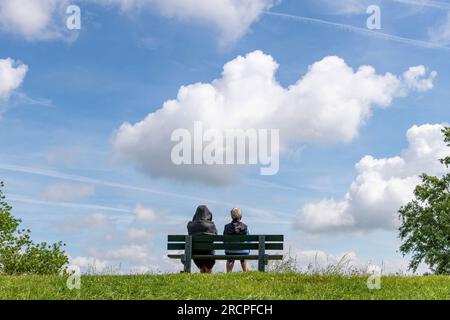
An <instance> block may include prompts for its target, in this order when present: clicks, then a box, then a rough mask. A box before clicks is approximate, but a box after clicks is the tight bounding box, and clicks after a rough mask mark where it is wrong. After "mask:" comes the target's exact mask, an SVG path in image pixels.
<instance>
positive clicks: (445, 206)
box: [399, 128, 450, 274]
mask: <svg viewBox="0 0 450 320" xmlns="http://www.w3.org/2000/svg"><path fill="white" fill-rule="evenodd" d="M443 133H444V137H445V142H447V143H448V145H449V146H450V128H445V129H444V130H443ZM441 162H442V163H443V164H444V165H446V166H447V167H448V166H449V165H450V157H446V158H445V159H442V160H441ZM421 178H422V184H420V185H418V186H417V187H416V189H415V191H414V195H415V199H414V200H413V201H411V202H409V203H408V204H406V205H405V206H403V207H402V208H401V209H400V211H399V213H400V218H401V221H402V226H401V227H400V238H401V239H402V240H403V243H402V245H401V247H400V251H401V252H402V253H403V254H404V255H405V254H412V260H411V262H410V264H409V268H410V269H412V270H413V271H416V270H417V268H418V266H419V264H420V263H421V262H424V263H426V264H427V265H428V266H429V267H430V269H431V270H432V271H433V272H435V273H436V274H450V174H447V175H444V176H443V177H442V178H439V177H433V176H429V175H427V174H423V175H422V176H421Z"/></svg>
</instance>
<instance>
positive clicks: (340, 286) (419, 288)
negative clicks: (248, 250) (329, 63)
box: [0, 272, 450, 300]
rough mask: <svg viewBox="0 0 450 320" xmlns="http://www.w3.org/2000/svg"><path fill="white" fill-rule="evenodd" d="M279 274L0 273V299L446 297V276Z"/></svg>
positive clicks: (449, 291)
mask: <svg viewBox="0 0 450 320" xmlns="http://www.w3.org/2000/svg"><path fill="white" fill-rule="evenodd" d="M366 279H367V277H361V276H351V277H350V276H320V275H301V274H282V273H265V274H261V273H256V272H251V273H247V274H242V273H234V274H213V275H201V274H190V275H188V274H172V275H135V276H83V277H82V279H81V289H80V290H76V289H75V290H69V289H67V287H66V285H65V279H64V278H62V277H58V276H48V277H46V276H17V277H11V276H0V299H169V300H174V299H180V300H186V299H276V300H280V299H295V300H299V299H305V300H306V299H445V300H449V299H450V278H449V277H448V276H447V277H446V276H426V277H396V276H386V277H383V278H382V281H381V285H382V288H381V289H380V290H369V289H367V286H366Z"/></svg>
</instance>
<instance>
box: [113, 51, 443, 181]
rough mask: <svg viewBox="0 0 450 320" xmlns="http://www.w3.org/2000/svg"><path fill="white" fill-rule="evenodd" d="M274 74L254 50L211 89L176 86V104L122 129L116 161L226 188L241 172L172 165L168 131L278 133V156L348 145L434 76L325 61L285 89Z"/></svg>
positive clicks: (268, 58)
mask: <svg viewBox="0 0 450 320" xmlns="http://www.w3.org/2000/svg"><path fill="white" fill-rule="evenodd" d="M277 69H278V64H277V62H276V61H275V60H274V59H273V58H272V57H271V56H270V55H267V54H264V53H263V52H261V51H254V52H251V53H249V54H247V55H246V56H239V57H237V58H235V59H234V60H232V61H230V62H228V63H226V64H225V66H224V68H223V73H222V77H221V78H219V79H216V80H214V81H212V82H211V83H195V84H191V85H187V86H182V87H181V88H180V89H179V91H178V95H177V97H176V99H174V100H168V101H166V102H165V103H164V105H163V106H162V108H160V109H159V110H157V111H155V112H152V113H150V114H149V115H148V116H147V117H146V118H145V119H143V120H142V121H140V122H137V123H135V124H131V123H124V124H122V126H121V127H120V128H119V129H118V130H117V132H116V134H115V137H114V140H113V145H114V149H115V152H116V155H118V157H119V158H121V159H123V160H126V161H129V162H131V163H134V164H135V165H136V166H137V167H138V168H139V169H140V170H142V171H143V172H145V173H147V174H150V175H152V176H157V177H158V176H159V177H169V178H174V179H179V180H196V181H200V182H204V183H211V184H224V183H229V182H231V181H235V179H236V174H237V172H238V171H239V170H240V169H241V167H239V168H238V167H237V166H230V165H228V166H217V165H209V166H206V165H195V166H176V165H174V164H172V162H171V158H170V156H171V149H172V147H173V143H171V134H172V132H173V131H174V130H175V129H178V128H183V129H187V130H189V131H190V132H191V134H192V132H193V126H194V122H195V121H201V122H202V123H203V124H204V129H205V130H207V129H216V130H219V131H221V132H224V130H226V129H244V130H245V129H251V128H252V129H279V130H280V139H281V148H282V149H283V150H287V149H288V148H289V145H291V144H295V143H311V142H326V143H330V142H331V143H333V142H334V143H335V142H349V141H352V140H353V139H354V138H355V137H356V136H357V135H358V131H359V128H360V127H361V126H362V125H363V124H364V123H365V121H367V120H368V118H369V117H370V115H371V114H372V111H373V110H374V109H375V108H376V107H379V108H386V107H388V106H390V105H391V104H392V102H393V99H394V98H396V97H400V96H405V95H407V94H409V93H410V92H411V91H425V90H429V89H431V87H432V80H433V78H434V77H435V76H436V74H435V73H434V72H432V73H431V74H427V72H426V68H425V67H423V66H418V67H413V68H410V69H409V70H407V71H406V72H405V73H404V74H402V75H400V76H396V75H393V74H391V73H386V74H384V75H383V74H377V72H376V71H375V69H374V68H373V67H371V66H367V65H365V66H361V67H359V68H358V69H357V70H354V69H352V68H351V67H350V66H348V65H347V64H346V63H345V61H344V60H343V59H341V58H339V57H336V56H328V57H325V58H324V59H322V60H320V61H318V62H315V63H314V64H312V65H311V66H310V67H309V69H308V71H307V73H306V74H305V75H303V76H302V77H301V78H299V80H298V81H297V82H296V83H295V84H293V85H291V86H289V87H287V88H285V87H283V86H281V85H280V84H279V83H278V82H277V80H276V77H275V73H276V71H277ZM200 147H202V146H200ZM194 151H195V150H194Z"/></svg>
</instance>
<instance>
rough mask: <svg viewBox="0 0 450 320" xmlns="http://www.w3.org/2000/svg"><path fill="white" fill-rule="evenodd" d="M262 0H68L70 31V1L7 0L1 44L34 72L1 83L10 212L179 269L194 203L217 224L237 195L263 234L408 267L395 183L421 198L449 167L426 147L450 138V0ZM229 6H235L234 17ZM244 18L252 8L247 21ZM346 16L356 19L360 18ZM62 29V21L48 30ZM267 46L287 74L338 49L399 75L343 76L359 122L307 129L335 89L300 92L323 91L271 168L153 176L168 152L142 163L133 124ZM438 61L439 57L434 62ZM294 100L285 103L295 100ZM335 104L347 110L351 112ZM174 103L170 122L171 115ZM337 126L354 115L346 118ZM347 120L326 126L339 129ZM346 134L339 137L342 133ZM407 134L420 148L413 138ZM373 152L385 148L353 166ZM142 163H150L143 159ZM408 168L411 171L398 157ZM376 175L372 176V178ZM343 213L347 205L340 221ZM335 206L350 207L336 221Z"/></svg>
mask: <svg viewBox="0 0 450 320" xmlns="http://www.w3.org/2000/svg"><path fill="white" fill-rule="evenodd" d="M25 2H26V1H25ZM25 2H24V3H25ZM256 2H258V3H261V8H259V7H258V8H256V9H255V13H254V14H253V15H252V14H251V13H250V11H246V10H247V9H248V8H244V9H243V8H242V7H240V6H239V5H236V4H233V3H234V2H233V1H229V2H227V1H224V2H222V4H220V5H224V6H225V7H224V8H228V7H227V6H228V5H229V6H236V7H233V9H235V11H233V12H235V13H233V14H237V13H239V14H240V15H238V18H236V19H237V21H239V22H238V23H235V25H232V26H231V27H230V25H231V24H232V22H230V23H223V22H221V21H220V19H221V18H215V19H211V16H213V17H214V15H215V14H217V10H216V9H215V8H214V5H210V4H209V5H205V10H200V9H198V10H197V9H195V8H193V10H194V12H200V13H195V14H192V12H191V11H189V10H179V8H180V7H181V8H184V7H183V6H181V5H180V7H176V6H175V8H167V7H164V5H160V4H159V5H158V1H153V2H152V1H148V3H150V5H142V6H139V5H138V4H139V3H140V4H142V3H145V1H136V4H137V6H131V7H128V8H124V7H121V6H120V1H109V2H108V1H88V0H86V1H71V2H70V3H71V4H77V5H78V6H79V7H80V8H81V19H82V27H81V30H79V31H68V30H64V25H65V22H64V19H63V18H64V11H65V10H63V9H64V7H63V6H62V5H54V4H53V5H52V0H42V6H39V5H38V6H37V7H32V6H31V7H24V8H13V9H14V10H19V11H20V12H21V10H30V8H31V9H34V10H35V11H34V12H33V10H31V11H28V12H27V13H26V14H25V15H20V14H17V16H7V17H6V18H8V19H6V18H5V16H4V15H12V14H13V13H14V12H13V11H7V10H6V9H5V6H7V3H8V1H5V4H4V5H3V6H4V7H3V8H1V7H0V9H3V11H2V10H0V15H3V16H2V17H3V18H4V21H7V23H3V24H1V25H0V59H6V58H11V59H13V60H14V61H15V63H14V66H13V67H14V68H16V67H18V66H19V65H21V64H24V65H26V66H28V71H27V73H26V76H24V77H23V79H22V81H20V85H17V86H14V87H11V88H10V89H8V90H9V91H8V94H7V95H5V96H3V99H2V100H0V102H1V104H0V111H2V112H1V113H0V114H2V116H1V120H0V137H1V141H2V148H1V152H0V178H1V180H4V181H5V183H6V188H5V193H6V195H7V197H8V198H9V199H10V202H11V203H12V204H13V206H14V214H15V215H16V216H18V217H20V218H22V219H23V223H24V225H25V226H27V227H30V228H31V229H32V230H33V235H34V238H36V240H41V241H44V240H51V241H58V240H63V241H64V242H66V243H67V251H68V253H69V254H70V255H71V257H73V258H74V259H75V262H78V263H79V264H82V265H83V266H85V265H86V264H89V263H93V260H92V259H96V261H97V262H96V263H98V265H99V268H101V267H102V266H105V265H118V264H121V265H122V266H123V268H125V269H126V268H137V269H142V270H145V269H146V268H149V269H160V270H163V271H167V270H169V271H170V270H176V269H177V268H178V269H180V268H181V266H180V265H179V263H170V262H168V261H166V260H165V259H163V257H164V256H165V254H166V251H165V239H166V236H167V234H183V233H184V232H185V226H186V223H187V221H188V220H189V219H190V218H191V217H192V215H193V213H194V211H195V208H196V206H197V205H199V204H207V205H208V206H209V207H210V209H211V211H212V212H213V214H214V217H215V220H216V223H217V225H218V228H219V230H222V228H223V225H224V223H225V222H226V221H227V220H228V214H229V210H230V209H231V208H232V207H234V206H240V207H242V208H243V211H244V215H245V219H246V220H247V222H248V224H249V226H250V230H251V232H252V233H260V234H264V233H282V234H285V236H286V241H287V243H288V246H289V247H291V250H292V251H293V252H294V253H295V254H296V255H298V257H299V260H300V263H301V264H302V265H303V266H304V265H307V264H308V262H309V261H310V260H309V259H311V257H312V256H313V255H314V254H313V252H317V251H319V252H320V254H322V255H324V256H328V257H329V259H330V260H331V261H332V260H333V259H337V258H338V257H339V256H340V255H342V254H345V253H351V256H352V257H353V258H354V260H355V261H357V263H360V264H365V263H369V262H373V263H377V264H381V263H384V264H385V265H386V268H387V269H388V270H389V271H390V272H395V271H397V270H398V269H402V270H405V269H406V267H405V266H406V260H404V259H402V257H401V255H400V254H399V253H398V252H397V251H398V246H399V240H398V239H397V231H396V227H395V223H392V224H391V223H390V221H389V219H390V218H389V217H390V216H392V217H393V216H395V210H393V208H395V207H396V205H397V204H398V203H399V201H400V200H404V199H408V196H409V195H410V193H411V186H412V184H413V182H415V181H416V180H414V179H415V178H414V177H416V176H417V174H419V173H421V172H423V171H428V172H431V173H432V174H440V173H442V172H441V171H439V170H440V169H439V168H437V167H436V166H434V165H431V164H430V163H429V161H428V160H429V159H437V158H438V155H440V154H441V153H442V152H443V151H442V150H443V146H442V145H441V144H439V142H438V141H437V140H439V137H438V136H437V135H436V132H438V131H439V127H438V125H439V124H443V123H446V122H448V120H449V115H450V112H449V108H448V106H447V101H449V100H450V90H448V88H449V84H450V75H449V74H448V72H447V71H448V70H449V68H450V65H449V64H450V62H449V61H450V60H449V59H448V58H449V55H450V46H449V47H446V45H447V44H449V43H450V23H449V21H450V19H449V18H448V17H449V14H450V2H445V1H441V2H431V1H388V0H385V1H371V2H370V3H369V4H377V5H379V6H380V8H381V17H382V29H381V30H376V31H369V30H368V29H367V28H366V20H367V18H368V14H366V12H365V8H367V6H368V5H369V4H368V3H366V2H365V1H339V4H337V2H334V1H326V0H322V1H309V0H305V1H292V0H283V1H279V2H277V3H276V4H273V5H272V6H271V7H269V6H266V5H267V4H269V3H270V1H265V0H257V1H255V3H256ZM105 3H107V4H105ZM173 3H175V4H176V3H183V1H182V0H178V1H174V2H173ZM66 4H68V3H66ZM198 5H202V4H201V3H200V4H198ZM220 5H219V4H218V6H219V7H220ZM361 8H362V9H361ZM9 9H10V10H13V9H11V8H9ZM184 9H186V8H184ZM220 10H222V9H220ZM220 10H219V16H220ZM239 10H241V11H239ZM266 11H270V12H276V13H283V14H286V15H290V16H291V17H288V16H284V17H283V16H276V15H271V14H268V13H267V12H266ZM167 12H169V13H167ZM236 12H237V13H236ZM36 14H42V15H43V16H44V17H46V19H44V20H45V22H39V21H37V22H36V24H35V25H33V24H32V25H31V26H28V27H27V28H28V29H26V30H27V31H26V32H25V31H23V30H25V29H21V26H22V24H21V23H22V21H21V20H20V19H21V17H22V16H29V17H31V18H33V17H34V15H36ZM233 14H231V16H230V17H229V18H235V17H234V16H233ZM292 16H297V18H295V17H292ZM298 17H300V18H298ZM301 17H303V18H304V17H306V18H313V19H319V20H321V21H322V22H320V21H316V22H311V21H309V22H307V21H305V20H304V19H303V20H302V18H301ZM245 19H249V21H250V22H249V23H248V24H245V23H242V22H241V21H243V20H245ZM323 21H325V22H323ZM326 22H332V23H334V25H330V24H326ZM348 26H353V27H356V28H360V29H354V30H357V31H356V32H355V31H354V30H353V31H352V30H350V29H349V27H348ZM50 28H52V30H53V29H54V30H58V32H57V34H56V35H51V36H48V34H47V33H46V32H47V31H48V30H47V29H50ZM446 28H447V29H446ZM358 30H359V31H358ZM366 30H367V31H366ZM375 33H378V34H375ZM379 33H383V34H388V35H392V36H396V37H397V38H394V39H393V38H392V37H391V38H390V39H388V38H387V37H386V36H380V35H379ZM400 37H401V38H402V39H403V40H402V39H400ZM405 39H406V40H405ZM408 39H410V40H408ZM417 41H421V42H420V43H418V42H417ZM256 50H260V51H261V52H263V54H262V55H263V57H268V56H271V57H272V59H273V60H274V61H276V62H277V63H278V64H279V68H278V70H277V71H276V73H275V77H276V80H277V82H278V83H279V85H280V86H282V87H283V88H288V87H289V86H291V85H294V84H296V83H297V82H298V81H300V82H301V81H302V80H301V79H302V78H303V76H304V75H305V74H306V73H308V72H309V71H308V70H311V69H308V68H309V66H310V65H312V64H314V63H316V62H318V61H322V59H323V58H325V57H329V56H338V57H339V58H341V59H343V60H344V61H345V64H346V66H348V67H351V68H353V71H352V74H353V72H355V73H356V72H357V70H358V68H359V67H360V66H362V65H370V66H372V67H373V68H374V69H375V70H376V71H375V74H376V75H379V76H380V77H383V76H385V74H386V73H391V74H393V75H395V77H396V79H397V82H398V83H397V85H398V86H399V89H398V92H397V91H396V92H391V93H386V92H385V91H389V90H391V89H392V86H390V85H388V86H381V85H380V86H381V89H380V92H378V91H377V92H376V93H373V92H372V91H371V87H370V86H369V88H365V87H361V88H362V89H364V90H367V92H366V91H364V92H362V91H361V93H355V92H352V91H353V90H358V88H359V89H361V88H360V87H358V83H360V82H359V80H358V79H359V78H358V79H356V78H355V79H356V80H355V82H354V83H353V84H354V85H355V88H350V87H345V86H344V85H342V86H344V87H343V88H339V90H342V92H344V93H345V94H343V98H342V99H344V101H343V102H344V103H347V102H348V101H350V100H352V99H356V100H358V99H359V100H358V101H359V103H361V104H362V105H365V104H366V103H367V104H368V105H369V106H370V108H369V110H368V113H367V115H366V117H364V119H362V120H361V121H360V122H359V123H358V125H357V127H356V130H357V134H356V135H354V136H352V137H351V138H350V139H339V137H338V136H334V137H333V136H331V135H329V136H326V137H325V139H322V141H316V139H309V138H308V136H307V135H305V134H304V133H303V132H302V131H301V127H307V126H308V125H310V124H311V123H314V121H315V120H317V119H320V116H318V118H317V119H316V118H315V117H316V116H317V115H315V113H314V112H315V111H314V110H322V109H321V108H322V106H321V105H320V101H319V102H317V105H315V104H313V103H311V104H310V105H309V104H308V105H307V106H299V109H297V110H298V113H305V114H306V112H305V110H307V109H305V108H311V110H312V111H311V116H309V117H301V119H302V120H301V121H303V122H299V123H298V126H299V127H300V129H298V130H297V129H295V128H294V127H295V124H294V125H291V127H288V129H289V130H288V131H289V132H288V133H286V135H290V134H292V137H289V138H290V139H291V140H290V143H289V144H288V148H287V150H286V151H284V152H282V153H281V155H280V157H281V161H280V171H279V173H278V174H277V175H275V176H260V175H259V169H258V168H256V167H250V168H247V169H246V170H241V171H239V172H238V177H239V178H238V179H236V180H235V181H234V182H233V183H231V184H227V185H214V184H211V183H209V182H208V181H200V182H198V181H192V179H188V178H186V179H183V178H175V179H174V177H173V176H170V175H168V176H167V175H166V176H164V175H163V176H162V177H155V174H154V173H155V172H156V171H158V169H159V168H158V167H157V166H156V164H154V163H145V161H147V158H148V156H146V157H145V158H144V159H141V158H139V155H136V156H134V155H132V161H127V160H126V159H125V160H124V159H122V158H123V157H121V155H120V154H119V155H118V154H117V153H118V152H117V149H116V148H115V141H116V138H117V136H116V135H117V132H118V130H119V128H120V126H121V125H122V124H123V123H125V122H128V123H131V124H134V123H136V122H139V121H142V120H143V119H144V118H145V117H146V116H147V115H148V114H150V113H152V112H155V111H156V110H159V109H161V108H162V106H163V104H164V102H165V101H167V100H171V99H176V98H177V92H178V90H179V88H180V87H181V86H187V85H189V84H194V83H199V82H201V83H211V82H212V81H213V80H214V79H219V78H221V74H222V69H223V66H224V65H225V64H226V63H227V62H230V61H232V60H234V59H235V58H236V57H238V56H243V57H246V58H245V59H247V60H246V61H250V60H251V59H252V58H251V57H249V56H246V55H247V54H249V53H251V52H254V51H256ZM266 60H267V59H266ZM266 60H264V61H266ZM262 63H263V62H262ZM264 63H266V62H264ZM334 63H338V62H336V61H334ZM413 66H424V67H425V68H426V69H424V70H426V71H425V72H424V73H423V74H422V73H421V74H420V75H419V76H418V77H414V78H412V80H411V81H410V82H408V79H409V78H408V77H407V76H406V75H405V74H404V72H406V71H407V70H409V68H411V67H413ZM432 71H436V72H437V76H436V77H435V78H433V77H432V76H431V72H432ZM0 72H2V69H0ZM5 72H6V71H5ZM325 79H332V77H331V76H330V77H325ZM333 79H335V78H333ZM337 79H339V76H338V77H337ZM0 80H2V77H1V76H0ZM369 80H370V81H373V79H372V78H370V79H369ZM369 80H367V81H369ZM330 81H331V80H330ZM352 81H353V80H352ZM362 81H365V78H364V79H363V80H362ZM380 81H388V79H387V78H383V80H380ZM426 81H428V82H426ZM430 81H431V82H432V84H431V85H430ZM335 82H336V81H335ZM335 82H333V83H324V84H323V86H321V84H320V83H318V84H316V85H315V86H314V88H312V89H310V90H314V93H316V92H319V93H318V95H319V96H323V95H327V94H328V92H329V91H327V87H330V86H334V85H335ZM337 82H339V81H337ZM367 83H369V84H370V83H372V82H367ZM1 88H2V87H1V86H0V98H2V95H1V93H2V91H1ZM362 89H361V90H362ZM405 90H406V91H407V92H406V91H405ZM5 91H6V89H5ZM347 91H348V92H347ZM255 94H257V92H256V93H255ZM385 94H386V95H388V96H389V98H390V99H391V98H392V101H389V102H388V103H386V105H385V106H383V107H378V106H376V105H379V104H380V103H378V102H377V101H379V99H380V98H379V97H378V95H382V96H383V97H384V95H385ZM242 95H243V96H245V94H244V93H243V94H242ZM311 95H312V93H311ZM267 98H268V99H271V97H267ZM345 99H347V100H345ZM371 99H372V100H373V101H372V100H371ZM311 101H313V100H311ZM314 101H315V100H314ZM352 101H353V100H352ZM367 101H369V102H367ZM292 103H293V104H295V103H297V101H295V99H294V100H293V101H292ZM372 105H373V107H372ZM282 108H283V106H282V105H281V106H280V109H279V112H277V114H280V113H281V114H282V113H283V109H282ZM364 108H365V107H364ZM290 110H291V109H290ZM323 110H324V111H327V112H330V109H323ZM331 111H332V109H331ZM290 112H292V110H291V111H290ZM296 112H297V111H295V112H293V113H292V114H291V115H287V118H286V119H284V120H288V118H289V117H293V118H295V117H297V116H298V115H297V114H296ZM335 112H336V116H338V113H341V112H342V111H335ZM343 112H344V113H346V112H347V111H346V110H345V109H344V111H343ZM351 112H352V111H351V110H348V118H351ZM333 116H334V114H333V112H331V113H330V117H331V118H333ZM341 116H342V114H341ZM299 117H300V116H299ZM343 118H344V119H345V118H346V116H344V117H343ZM163 120H164V118H163ZM165 120H167V121H168V122H167V123H168V125H170V123H169V121H170V120H171V119H165ZM269 124H270V123H269ZM425 124H429V125H430V126H428V127H425V126H423V125H425ZM339 125H340V124H339V122H338V123H337V126H339ZM414 125H416V126H418V127H416V128H417V129H412V131H409V132H410V135H409V137H410V140H409V144H408V140H407V137H406V135H407V132H408V130H409V129H410V128H412V127H413V126H414ZM292 126H293V127H292ZM342 126H343V127H344V128H343V129H342V130H344V129H345V127H346V124H345V123H342ZM151 129H152V128H149V130H150V132H151V133H152V134H151V135H143V136H142V139H143V140H142V141H141V144H143V145H144V148H145V146H146V143H148V144H149V147H148V152H149V154H152V153H153V154H155V157H158V150H161V152H165V149H164V148H162V149H158V148H155V147H152V146H150V145H152V142H151V140H154V141H157V140H158V137H157V134H155V133H154V130H153V131H152V130H151ZM291 129H292V130H291ZM334 129H335V128H334ZM334 129H333V128H325V129H324V130H325V133H327V134H328V132H334V131H333V130H334ZM291 131H292V132H293V133H291ZM124 134H126V133H124ZM281 134H282V135H283V131H282V132H281ZM325 135H326V134H325ZM335 137H336V139H337V140H339V141H336V142H334V141H333V142H332V140H334V138H335ZM327 140H329V141H327ZM169 143H170V141H167V145H169ZM405 149H407V150H409V151H410V152H408V151H407V152H404V153H402V150H405ZM127 150H131V151H133V149H132V148H131V149H127ZM119 153H120V150H119ZM366 155H371V156H372V157H373V158H371V160H370V161H366V162H365V163H364V164H363V165H360V167H361V169H360V171H357V170H355V165H356V164H357V163H358V162H359V161H360V160H361V159H362V158H363V157H364V156H366ZM395 156H400V157H401V159H402V164H400V165H399V166H400V167H397V166H396V165H393V168H394V169H392V168H391V167H390V164H389V163H388V164H385V162H389V161H387V160H386V159H387V158H391V157H395ZM376 159H379V161H378V162H377V161H376ZM383 159H384V160H386V161H383ZM391 160H392V159H391ZM394 160H395V159H394ZM394 160H393V161H394ZM397 160H398V159H397ZM381 162H383V163H381ZM391 162H392V161H391ZM375 163H376V164H375ZM372 164H373V165H372ZM146 166H148V168H149V170H142V169H139V168H138V167H146ZM155 166H156V167H155ZM374 166H378V167H380V168H378V167H377V169H373V167H374ZM399 168H400V169H399ZM377 170H378V171H377ZM396 170H397V171H398V172H401V173H398V172H397V173H396V172H394V173H393V172H392V171H396ZM149 172H150V173H153V174H148V173H149ZM374 176H375V178H374ZM368 177H369V178H368ZM371 179H374V180H371ZM370 182H371V184H372V186H374V187H373V189H371V188H369V189H367V185H368V184H370ZM352 183H353V185H354V188H353V189H352V187H350V185H351V184H352ZM380 188H384V189H383V191H382V192H381V191H380V192H379V189H380ZM371 193H373V194H374V195H375V196H373V197H371ZM346 194H350V198H351V199H350V200H348V199H347V200H346V198H345V195H346ZM374 197H375V198H376V199H375V198H374ZM383 197H385V198H384V199H383ZM374 199H375V200H374ZM380 204H383V205H382V206H380ZM384 204H386V205H384ZM343 207H345V208H343ZM378 211H379V213H378ZM311 212H313V213H311ZM347 218H349V219H350V220H352V221H351V222H348V223H341V222H340V221H342V220H346V219H347ZM334 219H337V220H339V221H338V222H336V223H331V222H330V221H334ZM89 259H91V260H89ZM86 261H88V262H86ZM89 261H91V262H89ZM174 268H175V269H174Z"/></svg>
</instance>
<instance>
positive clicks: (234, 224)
mask: <svg viewBox="0 0 450 320" xmlns="http://www.w3.org/2000/svg"><path fill="white" fill-rule="evenodd" d="M231 219H232V221H231V223H229V224H227V225H225V228H224V230H223V234H224V235H248V234H249V232H248V227H247V225H246V224H245V223H243V222H242V221H241V220H242V211H241V209H239V208H233V209H232V210H231ZM225 254H227V255H238V256H243V257H242V259H241V267H242V271H244V272H247V271H248V263H247V261H246V260H245V256H248V255H249V254H250V250H226V251H225ZM233 267H234V260H228V261H227V272H232V271H233Z"/></svg>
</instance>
